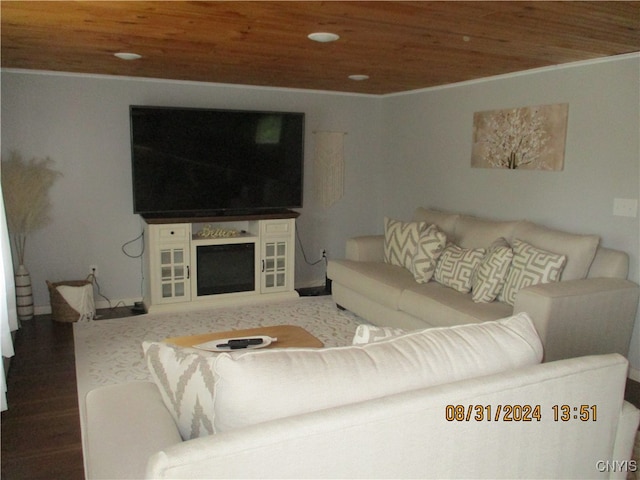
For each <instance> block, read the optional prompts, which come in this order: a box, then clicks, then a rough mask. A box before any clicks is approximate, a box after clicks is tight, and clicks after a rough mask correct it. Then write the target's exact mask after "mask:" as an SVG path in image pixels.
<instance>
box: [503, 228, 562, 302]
mask: <svg viewBox="0 0 640 480" xmlns="http://www.w3.org/2000/svg"><path fill="white" fill-rule="evenodd" d="M566 261H567V257H566V256H565V255H560V254H558V253H552V252H548V251H546V250H542V249H541V248H536V247H534V246H533V245H530V244H528V243H527V242H523V241H521V240H519V239H517V238H516V239H514V240H513V261H512V262H511V269H510V270H509V275H508V276H507V280H506V282H505V285H504V288H503V290H502V292H501V293H500V296H499V298H500V299H501V300H502V301H504V302H506V303H508V304H509V305H513V304H514V302H515V300H516V294H517V293H518V291H519V290H520V289H522V288H525V287H528V286H530V285H537V284H538V283H551V282H557V281H559V280H560V276H561V275H562V269H563V268H564V266H565V263H566Z"/></svg>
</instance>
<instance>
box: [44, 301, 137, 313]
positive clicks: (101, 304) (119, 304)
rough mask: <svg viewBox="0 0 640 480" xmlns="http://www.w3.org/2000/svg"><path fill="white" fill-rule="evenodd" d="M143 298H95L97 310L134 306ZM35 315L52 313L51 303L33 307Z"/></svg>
mask: <svg viewBox="0 0 640 480" xmlns="http://www.w3.org/2000/svg"><path fill="white" fill-rule="evenodd" d="M141 301H142V298H121V299H117V300H111V301H110V302H108V301H107V300H102V299H100V300H95V304H96V310H100V309H103V308H115V307H133V305H134V304H135V303H136V302H141ZM33 313H34V315H49V314H50V313H51V305H40V306H35V307H34V308H33Z"/></svg>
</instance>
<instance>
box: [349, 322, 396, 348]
mask: <svg viewBox="0 0 640 480" xmlns="http://www.w3.org/2000/svg"><path fill="white" fill-rule="evenodd" d="M405 333H407V330H405V329H403V328H395V327H376V326H374V325H368V324H366V323H361V324H360V325H358V328H356V333H355V334H354V335H353V340H352V342H351V344H352V345H366V344H367V343H374V342H379V341H381V340H386V339H387V338H392V337H397V336H398V335H404V334H405Z"/></svg>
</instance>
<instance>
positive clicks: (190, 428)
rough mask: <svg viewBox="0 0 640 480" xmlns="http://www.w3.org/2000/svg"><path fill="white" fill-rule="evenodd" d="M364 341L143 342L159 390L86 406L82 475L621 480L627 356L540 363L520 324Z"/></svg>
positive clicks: (104, 390) (117, 390)
mask: <svg viewBox="0 0 640 480" xmlns="http://www.w3.org/2000/svg"><path fill="white" fill-rule="evenodd" d="M361 329H365V330H366V329H369V330H372V329H375V327H371V326H368V325H361V326H360V327H358V332H357V333H356V335H355V337H354V342H355V341H356V339H357V340H358V341H357V342H356V344H354V345H351V346H345V347H337V348H324V349H311V348H291V349H272V350H267V349H265V350H252V351H247V352H235V353H221V354H218V355H206V354H204V353H202V352H199V351H195V350H191V349H181V348H179V347H175V346H171V345H168V344H165V343H162V342H159V343H152V342H148V343H145V346H144V348H145V352H146V353H145V358H146V362H147V365H148V366H149V368H150V371H151V372H152V377H153V378H154V380H155V382H133V383H126V384H120V385H110V386H105V387H100V388H97V389H95V390H92V391H91V392H89V394H88V395H87V399H86V429H85V433H86V443H85V449H84V455H85V462H86V465H87V478H89V479H98V478H109V479H115V478H118V479H125V478H176V479H177V478H183V479H184V478H189V479H196V478H403V479H405V478H492V479H495V478H621V479H623V478H624V476H625V475H626V473H625V472H626V470H630V469H631V468H632V465H633V464H631V463H630V460H629V459H630V458H631V451H632V448H633V439H634V438H635V434H636V430H637V427H638V423H639V422H640V411H638V410H637V409H636V408H635V407H634V406H633V405H631V404H629V403H627V402H625V401H624V386H625V380H626V375H627V368H628V363H627V360H626V359H625V358H623V357H622V356H620V355H618V354H610V355H599V356H589V357H582V358H574V359H569V360H561V361H557V362H550V363H544V364H541V363H540V361H541V359H542V344H541V342H540V339H539V337H538V335H537V333H536V331H535V328H534V327H533V323H532V322H531V320H530V318H528V316H527V315H526V314H519V315H516V316H514V317H510V318H505V319H501V320H499V321H497V322H493V321H492V322H484V323H481V324H467V325H458V326H455V327H449V328H429V329H425V330H422V331H415V332H409V333H405V334H401V335H397V336H391V337H387V338H382V339H381V340H377V339H376V340H373V339H374V338H375V337H377V336H378V333H375V334H369V335H364V334H362V332H360V330H361ZM379 330H380V329H379ZM383 337H384V335H383ZM363 342H365V343H363ZM541 386H543V388H541ZM562 405H567V407H562ZM566 408H569V413H567V412H566V411H565V410H566ZM579 415H582V416H583V418H582V420H580V419H579V418H578V416H579ZM574 416H575V417H574ZM211 428H212V429H213V432H209V429H211ZM625 469H626V470H625Z"/></svg>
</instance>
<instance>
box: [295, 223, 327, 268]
mask: <svg viewBox="0 0 640 480" xmlns="http://www.w3.org/2000/svg"><path fill="white" fill-rule="evenodd" d="M295 232H296V240H297V241H298V245H300V251H301V252H302V258H304V261H305V263H306V264H307V265H311V266H313V265H317V264H319V263H320V262H322V261H324V263H325V266H326V264H327V255H326V253H323V254H322V257H320V259H319V260H316V261H315V262H310V261H309V260H308V259H307V254H306V253H305V251H304V246H303V245H302V240H300V234H299V233H298V225H297V224H296V227H295Z"/></svg>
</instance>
